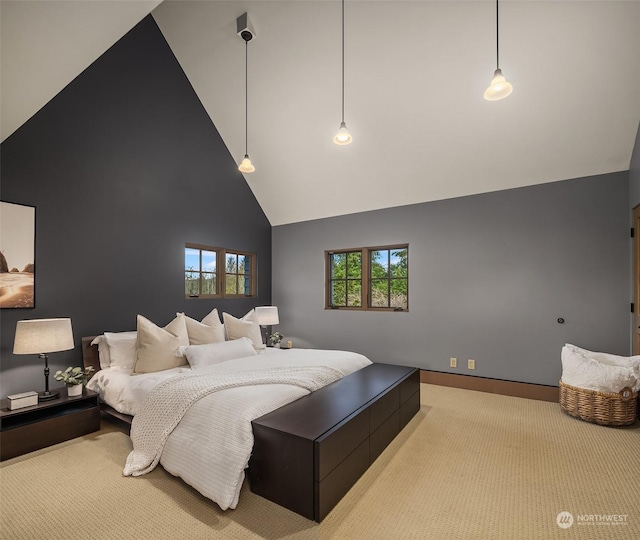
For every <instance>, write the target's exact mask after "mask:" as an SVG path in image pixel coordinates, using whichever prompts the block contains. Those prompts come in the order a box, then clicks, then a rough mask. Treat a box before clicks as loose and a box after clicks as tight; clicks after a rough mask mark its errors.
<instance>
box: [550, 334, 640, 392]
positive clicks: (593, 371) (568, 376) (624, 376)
mask: <svg viewBox="0 0 640 540" xmlns="http://www.w3.org/2000/svg"><path fill="white" fill-rule="evenodd" d="M561 357H562V382H563V383H565V384H569V385H571V386H576V387H578V388H586V389H588V390H596V391H598V392H608V393H618V392H620V390H622V389H623V388H626V387H628V388H631V389H632V390H634V391H637V390H638V389H640V381H639V380H638V379H637V378H636V376H635V373H634V370H633V369H632V368H630V367H625V366H614V365H610V364H604V363H602V362H599V361H598V360H597V359H595V358H591V357H589V356H587V355H586V354H583V353H581V352H578V351H576V350H575V349H573V348H572V347H570V346H567V345H565V346H564V347H562V355H561Z"/></svg>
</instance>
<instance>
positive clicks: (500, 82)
mask: <svg viewBox="0 0 640 540" xmlns="http://www.w3.org/2000/svg"><path fill="white" fill-rule="evenodd" d="M511 92H513V86H511V83H510V82H509V81H507V79H505V78H504V75H503V74H502V70H500V69H496V71H495V72H494V74H493V79H491V84H490V85H489V88H487V89H486V90H485V91H484V99H486V100H487V101H498V100H499V99H504V98H506V97H507V96H508V95H509V94H511Z"/></svg>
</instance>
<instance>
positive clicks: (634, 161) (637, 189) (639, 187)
mask: <svg viewBox="0 0 640 540" xmlns="http://www.w3.org/2000/svg"><path fill="white" fill-rule="evenodd" d="M639 204H640V126H638V131H637V132H636V142H635V145H634V147H633V153H632V154H631V165H630V166H629V207H630V208H631V209H633V208H635V207H636V206H638V205H639ZM629 219H632V218H631V217H630V218H629Z"/></svg>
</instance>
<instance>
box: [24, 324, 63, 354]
mask: <svg viewBox="0 0 640 540" xmlns="http://www.w3.org/2000/svg"><path fill="white" fill-rule="evenodd" d="M71 349H73V330H72V329H71V319H32V320H25V321H18V324H17V325H16V336H15V339H14V342H13V354H44V353H50V352H58V351H69V350H71Z"/></svg>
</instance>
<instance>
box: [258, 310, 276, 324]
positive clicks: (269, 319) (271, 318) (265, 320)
mask: <svg viewBox="0 0 640 540" xmlns="http://www.w3.org/2000/svg"><path fill="white" fill-rule="evenodd" d="M255 312H256V321H258V324H259V325H260V326H271V325H273V324H280V319H279V318H278V308H277V307H276V306H259V307H257V308H255Z"/></svg>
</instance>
